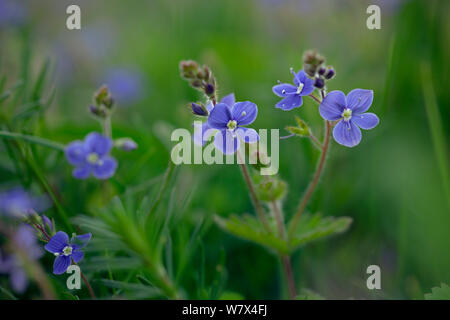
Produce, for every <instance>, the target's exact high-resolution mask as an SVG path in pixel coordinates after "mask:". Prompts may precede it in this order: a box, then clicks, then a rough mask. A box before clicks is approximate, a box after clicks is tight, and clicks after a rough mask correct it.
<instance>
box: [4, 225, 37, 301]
mask: <svg viewBox="0 0 450 320" xmlns="http://www.w3.org/2000/svg"><path fill="white" fill-rule="evenodd" d="M11 240H12V242H13V243H14V247H17V248H18V249H19V250H21V251H22V254H25V255H26V258H27V259H29V260H33V261H35V260H38V259H39V258H40V257H41V256H42V254H43V251H42V248H41V247H40V246H39V244H38V243H37V241H36V240H37V239H36V236H35V235H34V232H33V229H31V227H30V226H28V225H21V226H20V227H19V228H18V229H17V230H16V232H15V233H14V235H13V236H12V239H11ZM0 273H7V274H9V280H10V282H11V287H12V289H13V290H14V291H15V292H17V293H23V292H24V291H25V290H26V288H27V286H28V277H27V273H26V272H25V266H24V260H23V256H21V255H19V254H11V255H4V254H3V255H2V254H1V252H0Z"/></svg>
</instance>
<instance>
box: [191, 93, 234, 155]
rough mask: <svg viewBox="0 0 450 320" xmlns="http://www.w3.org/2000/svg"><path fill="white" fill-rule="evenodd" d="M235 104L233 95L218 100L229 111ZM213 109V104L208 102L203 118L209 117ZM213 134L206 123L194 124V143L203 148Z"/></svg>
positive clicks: (212, 130)
mask: <svg viewBox="0 0 450 320" xmlns="http://www.w3.org/2000/svg"><path fill="white" fill-rule="evenodd" d="M235 102H236V98H235V97H234V93H230V94H228V95H226V96H225V97H223V98H222V100H220V103H224V104H226V105H227V106H228V107H229V108H230V109H231V108H232V107H233V105H234V103H235ZM213 108H214V105H213V103H212V102H209V103H208V104H207V105H206V110H207V112H208V114H206V115H205V116H209V114H210V113H211V111H212V110H213ZM214 132H215V130H214V129H212V128H211V127H210V126H209V125H208V121H205V122H203V123H201V124H199V123H198V122H197V123H194V137H193V138H194V143H196V144H197V145H200V146H203V145H204V144H205V143H206V142H207V141H208V140H209V138H210V137H211V136H212V134H213V133H214Z"/></svg>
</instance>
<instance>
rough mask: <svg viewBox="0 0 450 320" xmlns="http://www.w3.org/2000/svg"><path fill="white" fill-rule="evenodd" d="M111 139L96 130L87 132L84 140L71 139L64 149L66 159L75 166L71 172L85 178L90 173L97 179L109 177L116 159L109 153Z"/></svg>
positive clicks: (115, 164)
mask: <svg viewBox="0 0 450 320" xmlns="http://www.w3.org/2000/svg"><path fill="white" fill-rule="evenodd" d="M112 147H113V141H112V140H111V139H110V138H108V137H106V136H104V135H101V134H100V133H97V132H92V133H89V134H88V135H87V136H86V138H85V139H84V141H78V140H77V141H73V142H71V143H70V144H69V145H68V146H67V147H66V150H65V153H66V158H67V161H69V163H70V164H72V165H74V166H75V169H74V170H73V172H72V174H73V176H74V177H75V178H77V179H86V178H88V177H89V176H90V175H91V174H92V175H93V176H94V177H95V178H97V179H108V178H111V177H112V176H113V175H114V173H115V172H116V169H117V161H116V160H115V159H114V158H113V157H111V156H110V155H109V152H110V151H111V148H112Z"/></svg>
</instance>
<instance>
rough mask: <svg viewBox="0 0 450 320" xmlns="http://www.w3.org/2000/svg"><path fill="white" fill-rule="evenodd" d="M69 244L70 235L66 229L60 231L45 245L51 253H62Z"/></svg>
mask: <svg viewBox="0 0 450 320" xmlns="http://www.w3.org/2000/svg"><path fill="white" fill-rule="evenodd" d="M68 244H69V236H68V235H67V233H65V232H64V231H58V232H57V233H56V234H55V235H54V236H53V237H52V238H51V239H50V241H49V242H48V243H47V244H46V245H45V246H44V248H45V250H47V251H48V252H51V253H61V252H62V250H63V249H64V247H66V246H67V245H68Z"/></svg>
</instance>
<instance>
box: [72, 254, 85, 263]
mask: <svg viewBox="0 0 450 320" xmlns="http://www.w3.org/2000/svg"><path fill="white" fill-rule="evenodd" d="M71 257H72V259H73V261H75V262H76V263H78V262H80V261H81V260H82V259H83V257H84V252H83V251H74V252H72V255H71Z"/></svg>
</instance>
